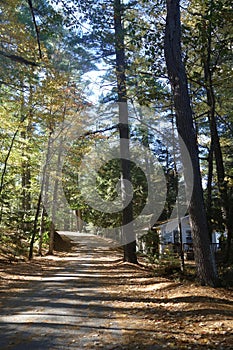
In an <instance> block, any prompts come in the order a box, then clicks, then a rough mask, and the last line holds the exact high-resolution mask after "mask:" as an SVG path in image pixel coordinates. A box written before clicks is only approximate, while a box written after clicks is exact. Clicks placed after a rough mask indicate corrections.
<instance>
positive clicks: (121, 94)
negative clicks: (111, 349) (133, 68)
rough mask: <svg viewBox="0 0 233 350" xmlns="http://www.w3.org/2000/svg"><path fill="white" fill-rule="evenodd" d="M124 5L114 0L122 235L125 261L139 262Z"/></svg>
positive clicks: (118, 0)
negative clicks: (132, 196) (131, 190)
mask: <svg viewBox="0 0 233 350" xmlns="http://www.w3.org/2000/svg"><path fill="white" fill-rule="evenodd" d="M122 11H123V6H122V5H121V0H114V30H115V50H116V77H117V91H118V103H119V133H120V153H121V171H122V177H123V181H122V185H123V186H122V199H123V207H124V208H123V212H122V235H123V244H124V261H128V262H131V263H137V256H136V239H135V233H134V227H133V206H132V201H130V203H129V204H128V205H125V203H128V195H129V194H128V193H129V191H128V190H127V188H125V186H126V187H127V183H126V182H125V183H124V180H126V181H129V182H131V175H130V162H129V158H130V157H129V155H130V152H129V123H128V106H127V93H126V76H125V46H124V29H123V26H122Z"/></svg>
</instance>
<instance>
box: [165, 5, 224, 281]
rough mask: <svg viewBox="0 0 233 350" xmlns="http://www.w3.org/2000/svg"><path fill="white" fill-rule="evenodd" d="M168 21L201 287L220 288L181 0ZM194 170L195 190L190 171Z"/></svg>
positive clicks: (167, 52) (167, 46) (170, 63)
mask: <svg viewBox="0 0 233 350" xmlns="http://www.w3.org/2000/svg"><path fill="white" fill-rule="evenodd" d="M166 3H167V18H166V29H165V43H164V44H165V45H164V49H165V58H166V65H167V70H168V76H169V80H170V84H171V87H172V92H173V98H174V107H175V111H176V124H177V129H178V132H179V135H180V137H181V138H182V139H183V141H184V144H185V146H186V148H187V151H188V152H189V155H190V157H191V161H192V168H193V169H189V168H187V165H186V162H185V158H186V152H187V151H186V150H184V149H183V147H182V146H181V156H182V160H183V165H184V177H185V182H186V187H187V190H189V191H190V190H191V189H192V197H191V201H190V206H189V214H190V219H191V227H192V234H193V244H194V254H195V262H196V266H197V274H198V278H199V279H200V282H201V284H204V285H210V286H217V285H218V283H219V280H218V275H217V270H216V266H215V261H214V256H213V253H212V250H211V247H210V239H209V235H208V225H207V218H206V213H205V207H204V198H203V190H202V185H201V174H200V165H199V159H198V148H197V144H196V135H195V130H194V126H193V119H192V109H191V105H190V98H189V95H188V84H187V76H186V72H185V68H184V64H183V61H182V52H181V23H180V6H179V0H167V1H166ZM191 171H193V187H192V180H191V177H190V172H191Z"/></svg>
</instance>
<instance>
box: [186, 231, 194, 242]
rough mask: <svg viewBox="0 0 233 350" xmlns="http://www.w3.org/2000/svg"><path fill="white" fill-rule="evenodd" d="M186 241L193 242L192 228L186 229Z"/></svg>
mask: <svg viewBox="0 0 233 350" xmlns="http://www.w3.org/2000/svg"><path fill="white" fill-rule="evenodd" d="M186 242H187V243H192V242H193V239H192V233H191V230H186Z"/></svg>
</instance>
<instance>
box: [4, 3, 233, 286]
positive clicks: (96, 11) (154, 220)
mask: <svg viewBox="0 0 233 350" xmlns="http://www.w3.org/2000/svg"><path fill="white" fill-rule="evenodd" d="M0 19H1V29H0V87H1V90H0V99H1V105H0V113H1V125H0V147H1V153H0V243H1V244H0V257H1V260H11V259H13V260H14V261H15V260H17V259H19V260H20V259H29V260H32V259H33V258H34V256H35V255H36V256H38V255H39V256H42V255H45V254H51V255H52V254H53V252H54V248H55V247H54V244H55V242H56V239H58V238H57V235H58V234H57V231H73V232H74V231H79V232H90V233H94V234H98V235H100V236H102V237H106V238H111V239H116V240H118V242H119V245H120V246H122V259H123V260H124V261H126V262H129V263H132V264H138V255H139V253H138V251H137V245H138V242H137V239H136V238H138V237H139V239H140V237H144V239H145V237H149V238H150V237H151V236H152V239H149V238H148V239H145V240H146V241H147V243H148V244H149V245H150V244H152V243H153V244H154V241H155V240H156V239H158V237H157V236H156V230H155V229H154V228H155V227H156V226H158V225H160V224H161V223H164V222H167V221H169V220H171V219H174V218H178V219H179V218H181V217H184V216H186V215H189V217H190V225H191V230H192V240H193V250H194V259H195V268H196V270H195V271H196V272H195V273H196V276H197V278H198V281H199V283H200V284H202V285H208V286H212V287H217V286H219V285H220V284H221V283H223V278H224V275H226V274H228V275H229V273H232V268H233V166H232V165H233V156H232V155H233V137H232V136H233V114H232V110H233V108H232V107H233V100H232V78H233V76H232V34H233V33H232V26H231V19H232V4H231V1H229V0H219V1H213V0H195V1H194V0H190V1H178V0H167V1H164V0H158V1H156V0H154V1H152V0H139V1H134V0H107V1H102V0H85V1H82V0H72V1H66V0H50V1H46V0H40V1H39V0H28V1H27V0H9V1H1V2H0ZM213 232H218V233H220V234H221V237H222V242H221V250H220V251H218V252H217V253H215V252H213V250H212V249H211V237H212V233H213ZM151 242H152V243H151ZM149 248H150V247H149ZM149 251H150V252H151V251H153V249H152V250H150V249H149ZM181 253H182V249H181ZM181 253H180V257H178V259H181V260H182V254H181ZM156 254H157V253H154V256H153V254H151V253H150V257H149V258H150V261H151V260H153V258H154V261H157V260H156V259H155V258H156ZM151 255H152V256H151ZM158 259H159V258H158ZM181 268H182V267H181Z"/></svg>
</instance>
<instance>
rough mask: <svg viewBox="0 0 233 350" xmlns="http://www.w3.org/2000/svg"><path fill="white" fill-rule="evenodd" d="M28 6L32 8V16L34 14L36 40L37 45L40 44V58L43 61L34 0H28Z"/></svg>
mask: <svg viewBox="0 0 233 350" xmlns="http://www.w3.org/2000/svg"><path fill="white" fill-rule="evenodd" d="M28 5H29V7H30V11H31V14H32V20H33V23H34V27H35V31H36V39H37V44H38V50H39V57H40V59H42V52H41V45H40V34H39V28H38V26H37V24H36V17H35V14H34V10H33V6H32V0H28Z"/></svg>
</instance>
